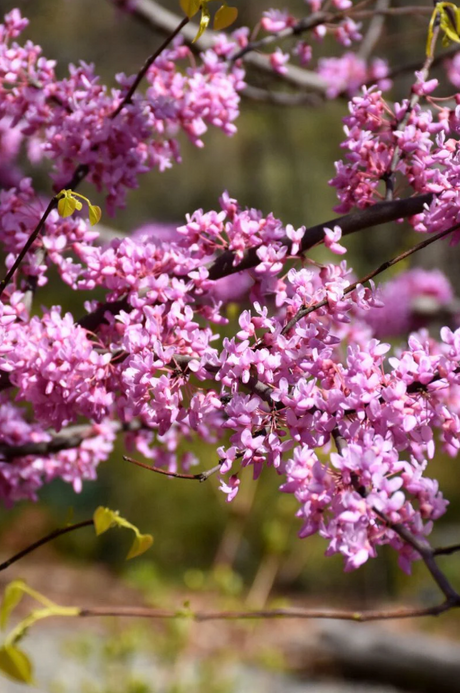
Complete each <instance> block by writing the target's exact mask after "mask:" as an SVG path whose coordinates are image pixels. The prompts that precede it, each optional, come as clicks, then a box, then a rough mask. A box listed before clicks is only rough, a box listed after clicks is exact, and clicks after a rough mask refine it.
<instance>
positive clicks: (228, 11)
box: [213, 5, 238, 31]
mask: <svg viewBox="0 0 460 693" xmlns="http://www.w3.org/2000/svg"><path fill="white" fill-rule="evenodd" d="M237 17H238V10H237V9H236V7H227V5H222V7H219V9H218V10H217V12H216V14H215V15H214V24H213V27H214V29H215V30H216V31H220V30H221V29H226V28H227V27H228V26H230V25H231V24H233V22H234V21H235V20H236V18H237Z"/></svg>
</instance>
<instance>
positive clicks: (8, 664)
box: [0, 645, 33, 683]
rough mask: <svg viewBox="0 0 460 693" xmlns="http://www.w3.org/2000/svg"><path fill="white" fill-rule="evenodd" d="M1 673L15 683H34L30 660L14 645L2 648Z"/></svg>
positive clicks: (0, 656)
mask: <svg viewBox="0 0 460 693" xmlns="http://www.w3.org/2000/svg"><path fill="white" fill-rule="evenodd" d="M0 671H2V672H3V673H4V674H6V675H7V676H9V677H10V678H12V679H14V680H15V681H21V682H22V683H33V678H32V664H31V662H30V659H29V658H28V656H27V655H26V654H25V652H23V651H22V650H20V649H19V648H18V647H15V646H14V645H4V646H3V647H1V648H0Z"/></svg>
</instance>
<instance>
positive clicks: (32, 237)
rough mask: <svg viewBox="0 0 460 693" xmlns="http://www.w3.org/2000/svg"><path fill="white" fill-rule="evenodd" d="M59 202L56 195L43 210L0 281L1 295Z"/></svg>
mask: <svg viewBox="0 0 460 693" xmlns="http://www.w3.org/2000/svg"><path fill="white" fill-rule="evenodd" d="M57 202H58V196H57V195H55V196H54V197H53V198H52V199H51V200H50V202H49V204H48V207H47V208H46V210H45V211H44V212H43V214H42V217H41V219H40V221H39V222H38V224H37V226H36V227H35V229H34V230H33V231H32V233H31V234H30V236H29V238H28V239H27V241H26V242H25V244H24V247H23V249H22V250H21V252H20V253H19V255H18V256H17V258H16V260H15V261H14V263H13V265H12V267H11V268H10V269H9V270H8V272H7V273H6V275H5V277H4V279H2V280H1V281H0V296H1V295H2V293H3V292H4V290H5V288H6V287H7V285H8V284H9V283H10V281H11V279H12V278H13V276H14V273H15V272H16V270H17V269H18V267H19V265H20V264H21V262H22V261H23V259H24V257H25V255H26V254H27V253H28V251H29V249H30V247H31V246H32V245H33V244H34V242H35V240H36V239H37V237H38V234H39V233H40V231H41V230H42V228H43V226H44V224H45V221H46V220H47V218H48V217H49V215H50V214H51V212H52V211H53V209H54V208H55V207H56V205H57Z"/></svg>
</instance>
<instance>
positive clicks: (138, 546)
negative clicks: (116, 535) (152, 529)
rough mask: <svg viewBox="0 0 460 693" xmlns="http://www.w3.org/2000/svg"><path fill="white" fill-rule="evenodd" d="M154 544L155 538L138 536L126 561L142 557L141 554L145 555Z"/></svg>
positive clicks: (145, 535)
mask: <svg viewBox="0 0 460 693" xmlns="http://www.w3.org/2000/svg"><path fill="white" fill-rule="evenodd" d="M152 544H153V537H152V535H151V534H138V535H136V537H135V538H134V541H133V543H132V546H131V548H130V550H129V553H128V555H127V556H126V560H127V561H128V560H129V559H130V558H135V557H136V556H140V555H141V554H143V553H145V552H146V551H148V549H149V548H150V547H151V546H152Z"/></svg>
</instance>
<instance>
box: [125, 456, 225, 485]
mask: <svg viewBox="0 0 460 693" xmlns="http://www.w3.org/2000/svg"><path fill="white" fill-rule="evenodd" d="M123 459H124V460H125V462H130V463H131V464H136V465H137V466H138V467H142V468H143V469H147V470H148V471H149V472H155V473H156V474H163V475H164V476H169V477H172V478H173V479H188V480H189V481H200V482H203V481H206V480H207V479H209V477H210V476H212V475H213V474H215V473H216V472H218V471H219V469H220V467H221V462H219V464H217V465H216V466H215V467H212V469H208V470H207V471H205V472H198V473H197V474H182V473H181V472H170V471H168V470H167V469H162V468H161V467H152V466H151V465H150V464H145V462H139V460H135V459H133V458H132V457H128V456H127V455H123Z"/></svg>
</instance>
